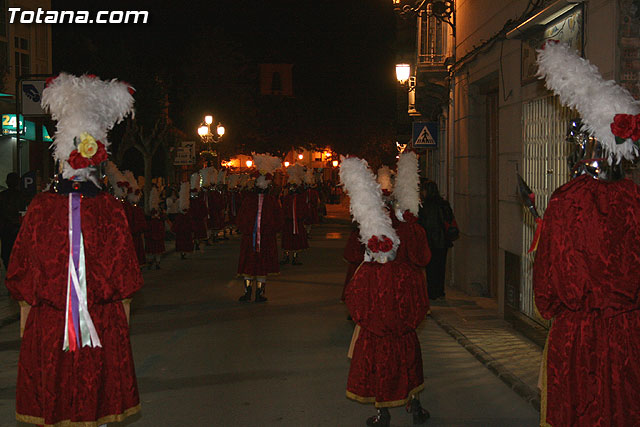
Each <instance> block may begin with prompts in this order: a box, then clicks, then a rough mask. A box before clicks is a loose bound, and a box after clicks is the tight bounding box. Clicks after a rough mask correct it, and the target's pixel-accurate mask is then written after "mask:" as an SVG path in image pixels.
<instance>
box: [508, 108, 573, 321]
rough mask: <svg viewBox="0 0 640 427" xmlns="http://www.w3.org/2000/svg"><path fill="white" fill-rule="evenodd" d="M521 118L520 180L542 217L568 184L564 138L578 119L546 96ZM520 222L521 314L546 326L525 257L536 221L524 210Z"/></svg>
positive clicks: (567, 148)
mask: <svg viewBox="0 0 640 427" xmlns="http://www.w3.org/2000/svg"><path fill="white" fill-rule="evenodd" d="M522 117H523V126H522V127H523V133H524V135H523V156H524V161H523V169H524V171H523V178H524V179H525V181H526V182H527V183H528V184H529V187H530V188H531V190H533V192H534V193H535V195H536V206H537V208H538V212H539V213H540V215H544V211H545V210H546V209H547V203H548V202H549V198H550V197H551V194H552V193H553V192H554V191H555V189H556V188H558V187H560V186H561V185H563V184H564V183H566V182H567V181H568V180H569V172H570V171H569V167H568V165H567V156H568V155H569V153H570V152H571V150H572V147H571V144H569V143H567V142H566V141H565V138H566V132H567V124H568V122H569V120H570V119H572V118H575V117H578V115H577V113H576V112H575V111H574V110H571V109H570V108H567V107H565V106H563V105H562V104H560V101H559V100H558V97H557V96H555V95H548V96H545V97H542V98H538V99H534V100H533V101H530V102H525V103H524V104H523V106H522ZM523 210H524V208H523ZM523 218H524V224H523V227H522V260H523V261H522V263H521V265H522V271H521V276H520V277H521V282H520V311H521V312H522V313H523V314H525V315H527V316H528V317H530V318H532V319H534V320H536V321H538V322H540V323H543V324H547V322H546V321H545V320H544V319H542V318H541V317H540V316H539V315H538V314H537V311H536V309H535V304H534V301H533V283H532V269H533V261H534V259H535V254H534V253H531V254H528V253H527V251H528V250H529V246H530V245H531V242H532V240H533V235H534V232H535V228H536V227H535V220H534V218H533V216H532V215H531V214H530V213H529V212H528V211H526V210H525V211H524V213H523Z"/></svg>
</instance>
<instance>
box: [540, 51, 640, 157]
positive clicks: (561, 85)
mask: <svg viewBox="0 0 640 427" xmlns="http://www.w3.org/2000/svg"><path fill="white" fill-rule="evenodd" d="M537 52H538V76H539V78H541V79H546V82H545V84H546V86H547V88H549V89H550V90H552V91H553V92H555V94H556V95H558V96H559V97H560V101H561V102H562V103H563V104H565V105H567V106H569V107H571V108H575V109H576V110H578V112H579V113H580V116H581V118H582V123H583V126H584V129H585V130H586V131H587V132H589V133H591V134H592V135H593V136H594V137H596V138H597V139H598V140H599V141H600V144H602V147H603V148H604V150H605V152H606V153H607V157H608V159H607V160H608V161H609V163H610V164H612V163H619V162H620V161H621V160H622V159H623V158H624V159H627V160H633V159H634V158H635V157H636V156H637V155H638V148H637V147H636V146H635V145H634V144H633V141H631V139H629V138H625V139H623V140H621V141H620V142H621V143H617V142H616V137H615V135H614V134H613V133H612V131H611V124H612V123H613V121H614V117H615V116H616V114H630V115H636V114H638V112H640V107H639V106H638V102H637V101H636V100H634V99H633V97H632V96H631V94H630V93H629V92H628V91H627V90H626V89H624V88H623V87H621V86H619V85H618V84H617V83H616V82H615V81H613V80H609V81H606V80H604V79H603V78H602V76H601V75H600V73H599V72H598V69H597V67H596V66H595V65H593V64H591V63H590V62H589V61H587V60H586V59H584V58H581V57H580V56H579V55H578V54H577V52H575V51H574V50H573V49H572V48H571V47H569V46H568V45H567V44H565V43H558V42H555V41H550V42H547V43H546V44H545V45H544V47H543V48H542V49H539V50H538V51H537Z"/></svg>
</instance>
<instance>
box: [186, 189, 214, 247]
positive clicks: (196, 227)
mask: <svg viewBox="0 0 640 427" xmlns="http://www.w3.org/2000/svg"><path fill="white" fill-rule="evenodd" d="M205 197H207V194H206V193H204V192H201V193H200V194H198V196H197V197H196V198H193V199H191V200H190V201H189V205H190V207H189V211H190V212H191V215H190V216H191V226H192V228H193V237H194V239H198V240H202V239H206V238H207V237H208V235H207V217H208V216H209V212H208V211H207V205H206V202H205Z"/></svg>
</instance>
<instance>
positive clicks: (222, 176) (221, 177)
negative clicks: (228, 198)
mask: <svg viewBox="0 0 640 427" xmlns="http://www.w3.org/2000/svg"><path fill="white" fill-rule="evenodd" d="M226 181H227V171H226V170H225V169H221V170H220V171H219V172H218V184H219V185H224V184H225V183H226Z"/></svg>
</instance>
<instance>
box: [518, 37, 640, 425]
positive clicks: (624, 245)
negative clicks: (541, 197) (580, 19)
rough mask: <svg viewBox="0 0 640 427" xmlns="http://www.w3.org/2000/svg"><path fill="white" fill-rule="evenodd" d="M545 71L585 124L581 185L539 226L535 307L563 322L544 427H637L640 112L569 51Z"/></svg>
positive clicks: (545, 57)
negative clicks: (634, 165)
mask: <svg viewBox="0 0 640 427" xmlns="http://www.w3.org/2000/svg"><path fill="white" fill-rule="evenodd" d="M538 68H539V70H540V71H539V72H540V75H541V76H543V77H545V79H546V86H547V87H548V88H549V89H552V90H553V91H554V92H555V93H556V94H557V95H559V97H560V99H561V100H563V102H565V103H567V104H569V105H570V106H571V107H573V108H575V109H576V110H577V111H578V113H579V114H580V117H581V123H580V124H579V125H577V126H576V128H578V129H579V131H578V132H573V130H571V127H570V130H571V131H570V133H569V141H570V142H573V143H575V151H574V153H573V154H572V155H571V156H570V157H569V158H568V161H569V163H570V164H572V163H574V166H573V169H572V174H573V175H574V176H575V178H574V179H573V180H571V181H569V182H568V183H566V184H564V185H562V186H561V187H559V188H558V189H556V190H555V191H554V193H553V194H552V196H551V198H550V200H549V203H548V205H547V209H546V211H545V212H544V218H543V219H542V221H541V223H539V225H538V227H539V230H541V231H540V232H539V233H540V234H539V235H540V238H539V241H538V242H537V253H536V257H535V262H534V266H533V290H534V296H535V304H536V307H537V308H538V311H539V312H540V314H541V315H542V317H544V318H545V319H553V323H552V325H551V329H550V330H549V335H548V337H547V344H546V346H545V352H544V355H543V360H544V362H545V363H544V364H543V365H542V370H541V371H542V372H541V378H540V379H541V382H542V384H541V385H542V387H541V390H542V392H541V400H542V401H541V410H540V425H542V426H554V427H560V426H637V425H640V365H639V364H638V363H637V361H638V360H640V334H639V333H638V331H640V298H639V295H640V264H639V263H638V256H639V254H640V214H639V212H640V188H639V187H638V186H637V185H636V184H635V183H633V182H632V181H630V180H628V179H624V178H623V177H624V173H623V169H622V163H621V160H622V159H627V160H634V159H635V158H636V157H637V156H638V150H637V145H638V142H639V140H640V127H638V126H639V125H640V122H638V118H639V116H638V115H637V114H638V113H640V108H639V107H638V103H637V101H636V100H635V99H634V98H633V97H632V96H631V94H630V93H629V92H627V91H626V90H625V89H623V88H621V87H619V86H617V85H616V84H615V83H614V82H612V81H605V80H604V79H602V77H601V76H600V75H599V73H598V71H597V68H596V67H594V66H593V65H592V64H589V62H588V61H586V60H585V59H584V58H582V57H580V55H579V54H578V53H577V52H575V51H574V50H573V49H572V48H571V47H570V46H568V45H566V44H562V43H558V42H548V43H547V44H546V45H545V47H544V48H543V49H539V50H538ZM585 87H589V90H588V91H585V90H584V88H585ZM530 196H531V195H530ZM529 198H530V199H532V200H533V198H532V197H529ZM533 212H535V209H532V213H533ZM536 234H538V233H536ZM535 243H536V242H535V240H534V244H533V245H532V250H533V249H535ZM545 356H546V357H545Z"/></svg>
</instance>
